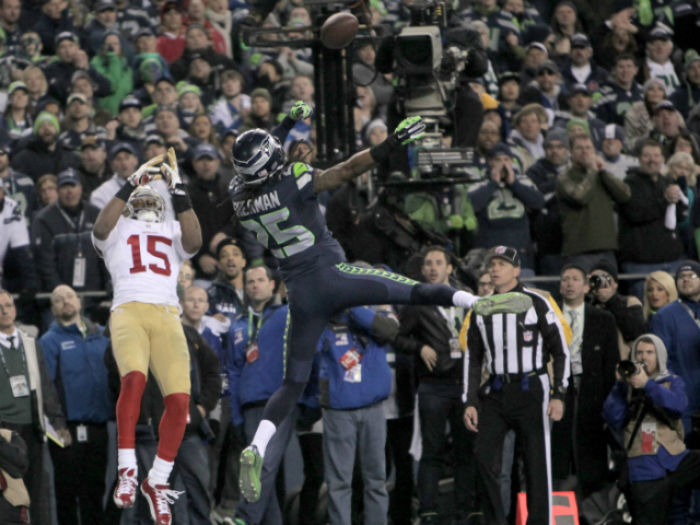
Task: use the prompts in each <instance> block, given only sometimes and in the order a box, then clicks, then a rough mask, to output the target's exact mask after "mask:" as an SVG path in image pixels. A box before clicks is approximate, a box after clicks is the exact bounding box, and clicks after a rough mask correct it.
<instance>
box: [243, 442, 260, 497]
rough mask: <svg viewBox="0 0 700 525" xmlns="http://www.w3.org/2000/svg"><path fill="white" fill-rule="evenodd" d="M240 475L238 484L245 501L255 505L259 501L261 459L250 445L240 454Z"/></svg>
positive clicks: (253, 446) (256, 450)
mask: <svg viewBox="0 0 700 525" xmlns="http://www.w3.org/2000/svg"><path fill="white" fill-rule="evenodd" d="M240 462H241V473H240V477H239V480H238V484H239V486H240V487H241V492H242V493H243V497H244V498H245V499H246V501H249V502H250V503H255V502H256V501H258V500H259V499H260V472H261V471H262V465H263V458H262V456H261V455H260V453H259V452H258V447H256V446H255V445H251V446H249V447H246V448H245V449H244V450H243V452H241V459H240Z"/></svg>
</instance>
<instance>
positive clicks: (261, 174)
mask: <svg viewBox="0 0 700 525" xmlns="http://www.w3.org/2000/svg"><path fill="white" fill-rule="evenodd" d="M231 153H232V155H231V156H232V158H233V169H234V171H235V172H236V175H238V176H239V177H241V179H242V180H243V182H244V183H245V184H247V185H254V184H261V183H263V182H264V181H265V180H266V179H267V178H268V177H269V176H270V175H273V174H274V173H275V172H277V171H278V170H279V169H280V168H282V166H283V165H284V161H285V154H284V148H282V144H281V143H280V141H279V139H278V138H277V137H275V136H273V135H270V134H269V133H268V132H266V131H264V130H262V129H254V130H251V131H246V132H245V133H243V134H242V135H241V136H240V137H238V140H236V143H235V144H234V145H233V148H232V151H231Z"/></svg>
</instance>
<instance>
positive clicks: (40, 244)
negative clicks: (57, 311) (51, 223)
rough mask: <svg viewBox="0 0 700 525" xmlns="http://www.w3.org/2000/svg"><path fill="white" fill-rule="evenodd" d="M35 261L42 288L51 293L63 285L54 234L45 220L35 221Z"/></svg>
mask: <svg viewBox="0 0 700 525" xmlns="http://www.w3.org/2000/svg"><path fill="white" fill-rule="evenodd" d="M32 237H33V239H34V261H35V263H36V267H37V268H38V269H39V277H40V280H41V285H40V288H41V289H43V290H48V291H51V290H53V289H54V288H56V286H58V285H59V284H61V279H60V277H59V275H58V268H57V267H56V253H55V251H54V246H53V241H54V239H53V234H52V232H51V230H50V229H49V227H48V225H47V224H46V222H45V221H44V220H43V219H40V220H38V221H35V223H34V229H33V235H32Z"/></svg>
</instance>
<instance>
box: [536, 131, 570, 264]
mask: <svg viewBox="0 0 700 525" xmlns="http://www.w3.org/2000/svg"><path fill="white" fill-rule="evenodd" d="M544 152H545V156H544V157H543V158H541V159H539V160H538V161H537V162H535V164H533V165H532V167H530V169H529V170H527V173H526V175H527V176H528V177H530V179H531V180H532V182H534V183H535V186H537V189H538V190H540V193H541V194H542V195H544V201H545V207H544V209H543V210H542V212H541V213H538V214H536V215H535V216H534V218H533V223H532V236H533V239H534V241H535V243H537V262H538V265H537V266H538V269H539V272H540V273H542V274H544V275H558V274H559V272H560V271H561V268H562V266H563V263H562V261H561V247H562V232H561V213H560V212H559V199H557V196H556V189H557V177H558V176H559V175H560V174H561V173H563V172H564V171H566V169H567V168H568V167H569V159H570V146H569V137H567V135H566V132H565V131H564V130H563V129H561V128H551V129H550V130H549V131H548V132H547V136H546V137H545V139H544Z"/></svg>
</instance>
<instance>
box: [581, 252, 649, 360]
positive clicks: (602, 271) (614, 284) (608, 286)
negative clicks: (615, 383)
mask: <svg viewBox="0 0 700 525" xmlns="http://www.w3.org/2000/svg"><path fill="white" fill-rule="evenodd" d="M589 282H590V286H591V295H592V297H593V301H592V303H593V306H597V307H598V308H602V309H603V310H607V311H608V312H610V313H611V314H613V317H614V318H615V322H616V323H617V338H618V344H619V346H620V358H621V359H627V358H628V356H629V354H630V342H631V341H634V340H635V339H636V338H637V337H639V336H640V335H642V334H643V333H644V331H645V329H646V322H645V321H644V310H643V309H642V303H641V302H640V301H639V299H637V298H636V297H634V296H632V295H630V296H625V295H620V294H619V293H617V288H618V278H617V269H616V268H615V266H613V265H612V264H610V263H608V262H607V261H601V262H599V263H598V264H596V265H595V266H594V267H593V269H592V270H591V275H590V277H589Z"/></svg>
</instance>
